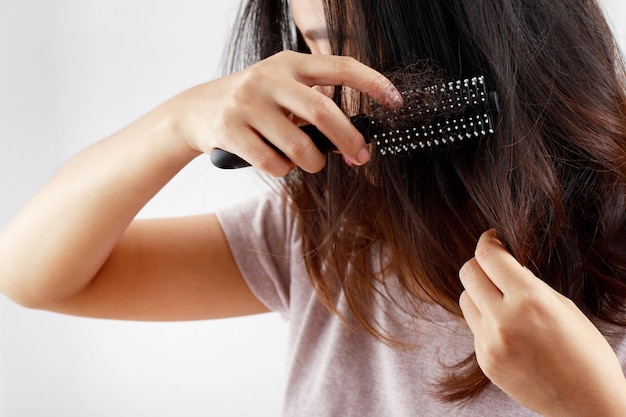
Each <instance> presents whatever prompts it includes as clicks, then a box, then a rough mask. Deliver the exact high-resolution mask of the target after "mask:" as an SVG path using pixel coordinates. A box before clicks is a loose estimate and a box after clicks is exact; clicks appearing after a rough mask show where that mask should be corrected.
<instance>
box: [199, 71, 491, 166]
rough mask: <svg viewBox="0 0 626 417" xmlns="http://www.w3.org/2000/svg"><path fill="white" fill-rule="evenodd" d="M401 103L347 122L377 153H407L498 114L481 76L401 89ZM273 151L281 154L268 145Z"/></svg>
mask: <svg viewBox="0 0 626 417" xmlns="http://www.w3.org/2000/svg"><path fill="white" fill-rule="evenodd" d="M401 94H402V96H403V99H404V104H403V105H402V106H401V107H400V108H399V109H388V108H385V107H383V106H381V105H376V103H372V104H371V112H370V113H368V114H365V113H361V114H358V115H356V116H352V117H350V121H351V122H352V124H353V125H354V126H355V127H356V128H357V130H358V131H359V132H361V134H362V135H363V137H364V138H365V141H366V142H367V143H371V144H372V145H373V147H374V149H375V151H377V152H379V153H380V154H381V155H407V154H411V153H413V152H420V151H435V150H437V149H449V148H451V147H456V146H459V145H461V144H463V143H464V142H466V141H468V140H478V139H480V138H483V137H486V136H488V135H490V134H492V133H493V132H494V116H495V114H496V113H498V112H499V106H498V97H497V94H496V92H495V91H489V92H488V91H487V88H486V85H485V78H484V77H483V76H479V77H473V78H468V79H463V80H456V81H450V82H444V83H439V84H436V85H432V86H429V87H426V88H420V89H408V90H405V91H402V92H401ZM300 129H302V131H304V132H305V133H306V134H307V135H308V136H309V137H310V138H311V140H312V141H313V143H315V145H316V146H317V147H318V149H319V150H320V151H321V152H323V153H328V152H332V151H334V150H337V147H336V146H335V145H334V144H333V143H332V142H331V141H330V140H329V139H328V138H327V137H326V136H325V135H324V134H323V133H322V132H320V131H319V130H318V129H317V128H316V127H315V126H313V125H305V126H301V127H300ZM266 142H267V143H268V144H269V145H270V146H271V147H272V148H274V149H275V150H276V151H277V152H278V153H280V154H281V155H283V156H284V154H283V153H282V152H281V151H280V150H279V149H278V148H276V147H275V146H274V145H272V144H271V143H270V142H269V141H267V140H266ZM211 162H212V163H213V165H215V166H217V167H218V168H223V169H234V168H242V167H246V166H250V164H249V163H248V162H247V161H245V160H243V159H242V158H240V157H239V156H237V155H234V154H232V153H230V152H227V151H224V150H222V149H215V150H214V151H213V152H212V153H211Z"/></svg>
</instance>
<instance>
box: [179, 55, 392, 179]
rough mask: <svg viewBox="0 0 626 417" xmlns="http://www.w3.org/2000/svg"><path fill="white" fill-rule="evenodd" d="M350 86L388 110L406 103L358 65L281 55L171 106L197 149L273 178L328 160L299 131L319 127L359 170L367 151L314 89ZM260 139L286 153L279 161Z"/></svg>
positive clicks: (310, 168)
mask: <svg viewBox="0 0 626 417" xmlns="http://www.w3.org/2000/svg"><path fill="white" fill-rule="evenodd" d="M339 85H342V86H347V87H351V88H353V89H356V90H358V91H361V92H363V93H366V94H368V95H369V96H370V97H371V98H372V99H374V100H376V101H377V102H380V103H381V104H386V105H390V106H394V105H399V104H400V103H401V102H402V98H401V96H400V95H399V93H398V92H397V90H396V89H395V87H393V85H392V84H391V82H390V81H389V80H388V79H386V78H385V77H384V76H383V75H381V74H380V73H378V72H377V71H375V70H373V69H371V68H369V67H367V66H366V65H364V64H361V63H359V62H358V61H356V60H355V59H353V58H350V57H343V56H332V55H309V54H300V53H296V52H291V51H285V52H280V53H278V54H276V55H274V56H272V57H269V58H267V59H265V60H263V61H261V62H259V63H257V64H255V65H252V66H251V67H249V68H247V69H245V70H243V71H241V72H238V73H235V74H233V75H230V76H227V77H224V78H221V79H218V80H215V81H211V82H209V83H206V84H203V85H200V86H197V87H194V88H192V89H190V90H188V91H186V92H183V93H182V94H180V95H179V96H177V97H175V98H174V99H173V100H172V101H171V104H173V105H174V111H175V112H176V114H177V120H178V125H179V129H180V132H181V133H182V135H183V137H184V138H185V139H186V140H187V143H188V144H189V145H190V146H191V147H192V148H193V149H195V150H197V151H201V152H206V153H209V152H211V151H212V150H213V149H214V148H221V149H224V150H227V151H229V152H232V153H235V154H237V155H239V156H240V157H242V158H243V159H245V160H247V161H248V162H250V164H251V165H253V166H255V167H257V168H258V169H261V170H263V171H266V172H268V173H270V174H272V175H275V176H282V175H285V174H286V173H287V172H289V171H290V170H291V169H292V168H293V167H294V164H295V165H298V166H300V167H301V168H302V169H304V170H305V171H308V172H317V171H319V170H320V169H322V168H323V166H324V164H325V157H324V156H323V155H322V154H321V153H320V152H319V151H318V149H317V148H316V147H315V145H314V144H313V142H312V141H311V140H310V139H309V138H308V136H307V135H306V134H304V133H303V132H302V131H301V130H300V129H298V128H297V124H298V122H299V121H300V120H302V121H304V122H305V123H311V124H314V125H315V126H317V128H318V129H319V130H320V131H322V132H323V133H324V134H325V135H326V136H327V137H328V138H329V139H330V140H331V141H332V142H334V143H335V145H336V146H337V148H338V150H339V151H340V152H341V153H342V154H343V155H344V156H345V157H346V158H347V159H348V160H349V161H351V162H353V163H355V164H358V165H362V164H364V163H365V162H367V160H368V159H369V151H368V148H367V147H366V145H365V142H364V139H363V137H362V135H361V134H360V133H359V132H358V131H357V130H356V128H355V127H354V126H352V124H351V123H350V122H349V121H348V119H347V118H346V116H345V115H344V113H343V112H342V111H341V109H340V108H339V107H337V105H336V104H335V103H334V102H333V101H332V99H331V98H329V97H328V96H327V95H325V94H323V93H322V92H321V91H320V89H317V88H311V87H314V86H339ZM261 137H263V138H266V139H267V140H269V141H270V142H271V143H273V144H274V145H275V146H276V147H278V148H279V149H281V150H282V151H283V152H284V154H285V155H286V156H287V157H288V158H289V159H286V158H284V157H282V156H280V155H279V154H278V153H277V152H275V151H274V150H272V149H271V147H270V146H268V145H267V144H266V143H265V142H263V141H262V140H261Z"/></svg>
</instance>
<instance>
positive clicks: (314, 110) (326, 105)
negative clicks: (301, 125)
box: [308, 95, 337, 125]
mask: <svg viewBox="0 0 626 417" xmlns="http://www.w3.org/2000/svg"><path fill="white" fill-rule="evenodd" d="M336 108H337V105H336V104H335V102H334V101H332V100H331V99H329V98H328V97H325V96H321V95H320V96H316V97H315V98H314V99H312V100H311V101H310V102H309V105H308V112H309V118H310V119H311V120H309V122H311V123H313V124H315V125H318V124H324V123H326V122H327V121H328V120H329V119H330V116H331V114H332V113H333V111H334V110H336Z"/></svg>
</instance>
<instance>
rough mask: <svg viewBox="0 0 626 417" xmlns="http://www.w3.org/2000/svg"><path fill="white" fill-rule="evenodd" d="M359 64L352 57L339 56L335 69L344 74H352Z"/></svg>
mask: <svg viewBox="0 0 626 417" xmlns="http://www.w3.org/2000/svg"><path fill="white" fill-rule="evenodd" d="M358 64H359V62H358V61H357V60H356V59H355V58H353V57H351V56H338V57H337V59H336V60H335V69H336V70H337V71H338V72H339V73H342V74H344V73H350V72H352V71H353V70H354V67H355V66H357V65H358Z"/></svg>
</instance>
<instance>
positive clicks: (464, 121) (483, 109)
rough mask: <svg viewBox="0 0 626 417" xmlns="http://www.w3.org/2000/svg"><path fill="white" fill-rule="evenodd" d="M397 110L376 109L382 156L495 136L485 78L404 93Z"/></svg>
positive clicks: (375, 136) (375, 135)
mask: <svg viewBox="0 0 626 417" xmlns="http://www.w3.org/2000/svg"><path fill="white" fill-rule="evenodd" d="M402 95H403V98H404V105H403V106H402V107H401V108H399V109H395V110H389V109H385V108H382V107H373V111H372V114H371V115H370V119H371V126H370V131H371V132H372V134H371V138H370V139H371V142H372V143H374V144H375V147H376V149H377V150H378V152H379V153H380V154H381V155H390V154H391V155H398V154H407V153H411V152H413V151H420V150H431V149H435V148H441V147H445V148H448V147H450V146H457V145H459V144H461V143H463V142H465V141H467V140H470V139H480V138H482V137H485V136H487V135H490V134H492V133H493V131H494V130H493V116H492V110H493V109H491V108H490V98H489V94H488V92H487V89H486V86H485V78H484V77H483V76H480V77H473V78H469V79H464V80H458V81H454V82H445V83H441V84H437V85H433V86H429V87H426V88H422V89H409V90H404V91H403V92H402Z"/></svg>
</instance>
